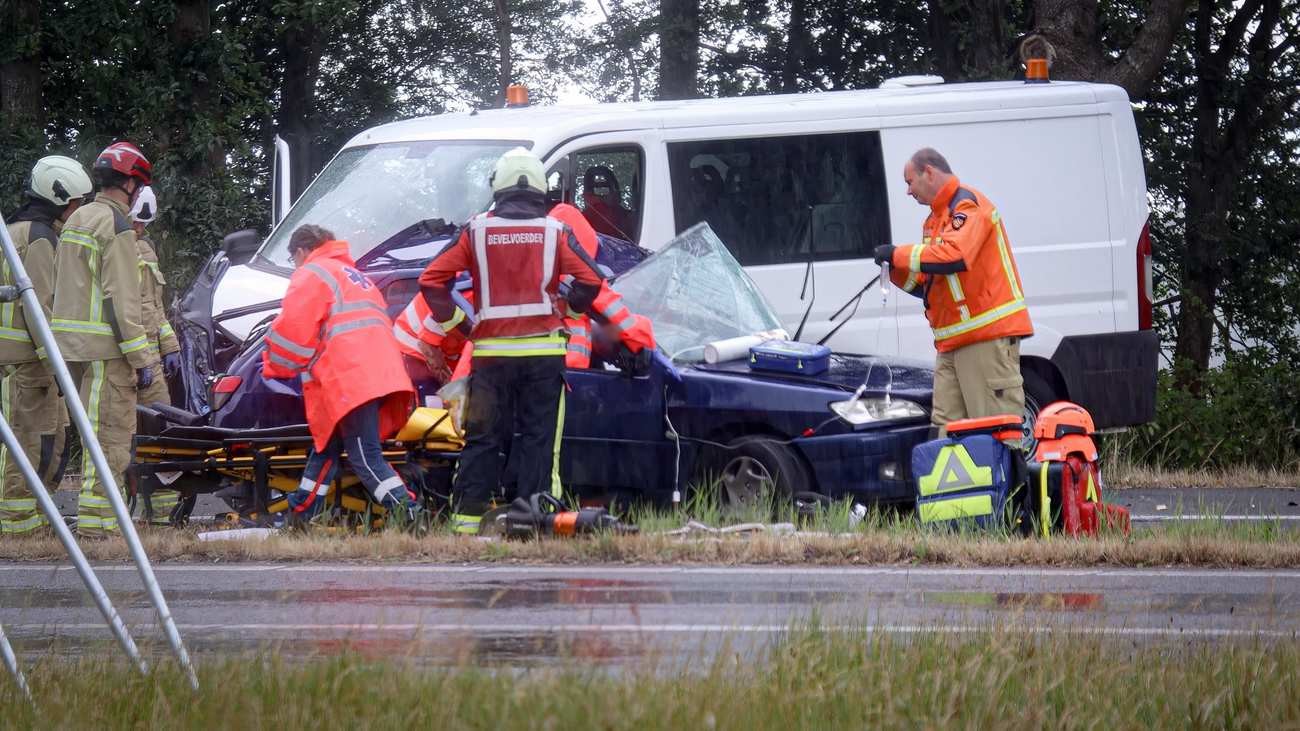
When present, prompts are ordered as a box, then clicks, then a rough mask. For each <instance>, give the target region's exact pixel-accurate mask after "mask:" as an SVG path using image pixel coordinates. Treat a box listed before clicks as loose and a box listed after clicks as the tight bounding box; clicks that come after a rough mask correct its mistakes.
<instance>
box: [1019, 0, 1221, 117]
mask: <svg viewBox="0 0 1300 731" xmlns="http://www.w3.org/2000/svg"><path fill="white" fill-rule="evenodd" d="M1206 2H1210V3H1212V2H1213V0H1206ZM1189 4H1190V0H1151V3H1150V5H1149V6H1148V7H1147V11H1146V15H1145V17H1144V18H1143V20H1142V27H1141V30H1139V31H1138V34H1137V37H1135V38H1134V39H1133V43H1132V44H1131V45H1129V47H1128V48H1126V49H1124V51H1123V53H1121V54H1120V56H1119V57H1118V58H1114V59H1112V57H1111V55H1110V53H1109V52H1108V50H1107V49H1106V48H1104V47H1103V46H1102V42H1101V37H1100V31H1099V28H1098V25H1097V21H1098V19H1099V17H1100V13H1101V10H1100V7H1099V3H1098V0H1034V5H1033V8H1034V19H1035V24H1034V32H1035V33H1036V34H1038V35H1041V36H1042V37H1044V38H1046V39H1047V40H1048V41H1049V42H1050V43H1051V44H1052V48H1053V50H1054V51H1055V57H1054V58H1053V61H1052V77H1053V78H1057V79H1072V80H1077V81H1097V82H1101V83H1105V84H1116V85H1118V86H1122V87H1124V90H1125V91H1127V92H1128V95H1129V97H1131V98H1133V99H1140V98H1142V97H1143V96H1145V95H1146V90H1147V86H1148V85H1149V84H1150V83H1151V80H1152V79H1153V78H1155V75H1156V74H1157V73H1159V71H1160V67H1161V66H1163V65H1164V63H1165V59H1166V58H1167V57H1168V55H1169V50H1170V49H1171V48H1172V47H1173V44H1174V39H1175V37H1176V36H1177V35H1178V31H1179V29H1180V28H1182V27H1183V26H1184V24H1185V20H1186V17H1187V8H1188V5H1189Z"/></svg>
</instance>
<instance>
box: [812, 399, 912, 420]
mask: <svg viewBox="0 0 1300 731" xmlns="http://www.w3.org/2000/svg"><path fill="white" fill-rule="evenodd" d="M831 411H834V412H835V415H836V416H838V417H840V418H841V419H843V420H845V421H847V422H849V423H850V424H853V425H854V426H860V425H862V424H870V423H872V422H876V421H893V420H896V419H914V418H917V417H922V416H925V409H923V408H921V407H920V405H918V404H915V403H912V402H911V401H908V400H907V399H897V398H896V399H889V398H876V397H870V396H868V397H860V398H851V399H849V400H847V401H836V402H835V403H833V404H831Z"/></svg>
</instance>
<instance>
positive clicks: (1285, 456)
mask: <svg viewBox="0 0 1300 731" xmlns="http://www.w3.org/2000/svg"><path fill="white" fill-rule="evenodd" d="M1298 405H1300V365H1297V364H1293V363H1290V362H1285V361H1279V362H1272V363H1267V362H1260V361H1257V360H1254V359H1250V358H1243V359H1240V360H1233V361H1230V362H1229V363H1227V364H1225V365H1223V366H1221V367H1219V368H1216V369H1213V370H1211V371H1209V372H1208V373H1207V374H1206V376H1205V387H1204V389H1203V390H1202V393H1201V394H1200V395H1199V396H1197V395H1195V394H1191V393H1188V392H1186V391H1183V390H1179V389H1178V388H1176V387H1175V386H1174V384H1173V373H1172V372H1169V371H1164V372H1161V374H1160V378H1159V385H1158V394H1157V406H1156V420H1155V421H1153V422H1152V423H1150V424H1148V425H1146V426H1144V427H1141V428H1139V429H1134V430H1132V431H1130V432H1129V433H1127V434H1126V435H1124V436H1123V437H1121V439H1120V442H1121V444H1120V445H1119V447H1120V451H1121V452H1123V453H1125V455H1126V456H1127V458H1128V459H1129V460H1131V461H1132V462H1133V463H1134V464H1137V465H1142V466H1147V467H1153V468H1156V469H1216V468H1224V467H1231V466H1242V465H1248V466H1251V467H1255V468H1259V469H1277V470H1292V469H1295V468H1297V467H1300V420H1298V419H1297V416H1296V413H1297V406H1298Z"/></svg>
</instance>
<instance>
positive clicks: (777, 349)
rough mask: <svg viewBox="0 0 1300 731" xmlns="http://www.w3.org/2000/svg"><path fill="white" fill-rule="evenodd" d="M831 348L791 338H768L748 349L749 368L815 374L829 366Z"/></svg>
mask: <svg viewBox="0 0 1300 731" xmlns="http://www.w3.org/2000/svg"><path fill="white" fill-rule="evenodd" d="M830 362H831V349H830V348H828V347H826V346H825V345H813V344H812V343H799V342H795V341H793V340H769V341H767V342H766V343H763V344H762V345H755V346H754V347H752V348H750V349H749V368H750V370H760V371H777V372H780V373H798V374H802V375H806V376H815V375H817V374H818V373H821V372H823V371H825V370H826V369H827V368H828V367H830Z"/></svg>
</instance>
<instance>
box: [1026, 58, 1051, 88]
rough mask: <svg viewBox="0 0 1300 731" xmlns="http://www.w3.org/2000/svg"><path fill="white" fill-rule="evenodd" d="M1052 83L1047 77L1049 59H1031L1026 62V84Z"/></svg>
mask: <svg viewBox="0 0 1300 731" xmlns="http://www.w3.org/2000/svg"><path fill="white" fill-rule="evenodd" d="M1050 81H1051V79H1050V78H1048V75H1047V59H1045V58H1030V59H1026V60H1025V83H1026V84H1046V83H1049V82H1050Z"/></svg>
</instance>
